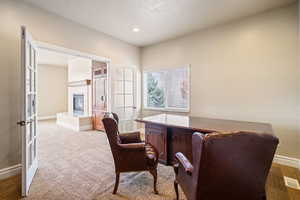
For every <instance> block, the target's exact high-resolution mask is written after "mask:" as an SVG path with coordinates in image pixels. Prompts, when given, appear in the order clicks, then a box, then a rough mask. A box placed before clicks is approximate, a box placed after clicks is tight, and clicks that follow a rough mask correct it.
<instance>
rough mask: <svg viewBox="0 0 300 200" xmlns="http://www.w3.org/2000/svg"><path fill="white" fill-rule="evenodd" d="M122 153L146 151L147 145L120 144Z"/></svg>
mask: <svg viewBox="0 0 300 200" xmlns="http://www.w3.org/2000/svg"><path fill="white" fill-rule="evenodd" d="M119 147H120V148H121V150H122V151H145V143H130V144H119Z"/></svg>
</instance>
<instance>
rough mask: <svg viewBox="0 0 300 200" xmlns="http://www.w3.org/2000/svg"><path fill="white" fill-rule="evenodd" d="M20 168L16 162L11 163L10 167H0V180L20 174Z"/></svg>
mask: <svg viewBox="0 0 300 200" xmlns="http://www.w3.org/2000/svg"><path fill="white" fill-rule="evenodd" d="M21 170H22V165H21V164H17V165H13V166H11V167H7V168H4V169H0V180H3V179H6V178H9V177H11V176H15V175H17V174H21Z"/></svg>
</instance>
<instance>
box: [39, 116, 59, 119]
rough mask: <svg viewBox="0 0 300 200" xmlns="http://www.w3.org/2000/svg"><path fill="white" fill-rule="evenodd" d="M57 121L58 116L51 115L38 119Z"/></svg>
mask: <svg viewBox="0 0 300 200" xmlns="http://www.w3.org/2000/svg"><path fill="white" fill-rule="evenodd" d="M48 119H56V115H49V116H44V117H38V120H48Z"/></svg>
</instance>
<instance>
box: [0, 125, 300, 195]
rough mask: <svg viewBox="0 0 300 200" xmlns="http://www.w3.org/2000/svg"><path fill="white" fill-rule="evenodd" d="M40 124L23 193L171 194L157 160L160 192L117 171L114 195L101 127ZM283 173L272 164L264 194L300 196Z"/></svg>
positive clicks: (13, 182)
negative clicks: (35, 165) (35, 160)
mask: <svg viewBox="0 0 300 200" xmlns="http://www.w3.org/2000/svg"><path fill="white" fill-rule="evenodd" d="M39 130H40V132H39V140H38V141H39V143H38V145H39V146H38V149H39V154H38V156H39V169H38V171H37V174H36V175H35V178H34V180H33V183H32V185H31V187H30V192H29V196H28V197H27V198H23V199H25V200H29V199H30V200H31V199H32V200H35V199H36V200H71V199H72V200H77V199H78V200H102V199H108V200H142V199H143V200H171V199H174V197H175V192H174V190H173V180H174V173H173V169H172V168H171V167H166V166H163V165H159V166H158V190H159V195H156V194H154V193H153V187H152V186H153V179H152V176H151V175H150V174H149V173H148V172H141V173H123V174H121V177H120V185H119V189H118V193H117V195H113V194H112V193H111V192H112V190H113V186H114V180H115V173H114V163H113V158H112V154H111V151H110V148H109V145H108V141H107V138H106V135H105V133H102V132H98V131H85V132H75V131H71V130H69V129H65V128H62V127H59V126H57V125H56V124H55V122H54V121H42V122H40V123H39ZM132 162H134V160H133V161H132ZM284 173H287V174H288V175H290V176H291V177H294V178H296V179H298V180H299V179H300V175H299V173H298V172H297V170H295V169H293V168H287V167H283V166H280V165H276V164H274V165H273V166H272V169H271V171H270V175H269V178H268V183H267V195H268V199H269V200H292V199H297V198H298V197H300V195H299V194H300V192H298V191H294V190H291V189H287V188H286V187H285V186H284V183H283V174H284ZM19 191H20V176H16V177H13V178H10V179H8V180H5V181H2V183H1V181H0V199H5V200H15V199H20V192H19ZM180 196H181V200H184V199H185V197H184V195H183V194H182V192H181V191H180ZM225 199H226V198H225ZM299 199H300V198H299Z"/></svg>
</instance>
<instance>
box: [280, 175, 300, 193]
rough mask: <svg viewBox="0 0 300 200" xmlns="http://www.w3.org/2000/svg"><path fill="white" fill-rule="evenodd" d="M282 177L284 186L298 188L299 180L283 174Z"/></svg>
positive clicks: (299, 188) (299, 187)
mask: <svg viewBox="0 0 300 200" xmlns="http://www.w3.org/2000/svg"><path fill="white" fill-rule="evenodd" d="M283 178H284V183H285V186H287V187H290V188H294V189H296V190H300V186H299V182H298V180H297V179H293V178H290V177H286V176H284V177H283Z"/></svg>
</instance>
